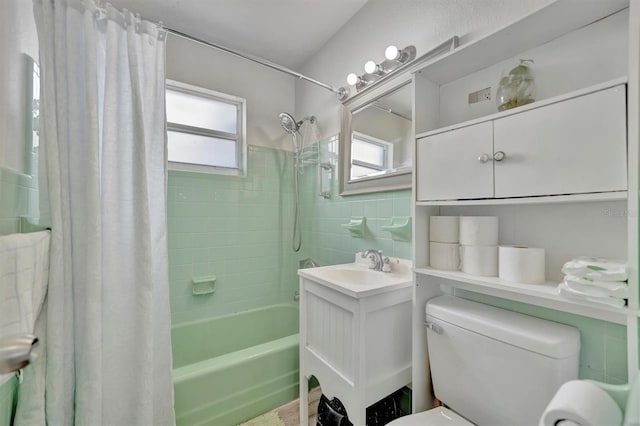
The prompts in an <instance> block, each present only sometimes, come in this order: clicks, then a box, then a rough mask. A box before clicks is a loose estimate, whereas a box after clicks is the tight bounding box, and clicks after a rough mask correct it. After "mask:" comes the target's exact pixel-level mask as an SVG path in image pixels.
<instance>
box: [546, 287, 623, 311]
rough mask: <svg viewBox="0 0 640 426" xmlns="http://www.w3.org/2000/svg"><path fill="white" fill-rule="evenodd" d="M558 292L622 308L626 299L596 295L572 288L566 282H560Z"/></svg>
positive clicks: (566, 295)
mask: <svg viewBox="0 0 640 426" xmlns="http://www.w3.org/2000/svg"><path fill="white" fill-rule="evenodd" d="M558 294H559V295H560V296H562V297H564V298H565V299H569V300H575V301H580V302H590V303H596V304H598V305H606V306H612V307H614V308H622V307H623V306H624V305H625V301H624V300H622V299H616V298H615V297H594V296H591V295H590V294H588V293H583V292H580V291H576V290H572V289H570V288H569V287H567V284H566V283H565V282H562V283H560V285H559V286H558Z"/></svg>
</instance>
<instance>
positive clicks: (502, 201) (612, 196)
mask: <svg viewBox="0 0 640 426" xmlns="http://www.w3.org/2000/svg"><path fill="white" fill-rule="evenodd" d="M627 197H628V193H627V191H612V192H593V193H587V194H567V195H547V196H541V197H518V198H483V199H480V200H439V201H417V202H416V205H417V206H496V205H513V204H553V203H558V204H562V203H584V202H589V201H624V200H626V199H627Z"/></svg>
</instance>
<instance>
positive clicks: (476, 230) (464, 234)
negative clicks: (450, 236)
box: [460, 216, 498, 246]
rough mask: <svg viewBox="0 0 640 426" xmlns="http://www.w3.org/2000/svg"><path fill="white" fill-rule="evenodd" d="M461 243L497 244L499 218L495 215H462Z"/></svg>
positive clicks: (476, 244) (470, 244) (472, 244)
mask: <svg viewBox="0 0 640 426" xmlns="http://www.w3.org/2000/svg"><path fill="white" fill-rule="evenodd" d="M460 244H462V245H464V246H497V245H498V218H497V217H495V216H460Z"/></svg>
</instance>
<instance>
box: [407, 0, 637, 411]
mask: <svg viewBox="0 0 640 426" xmlns="http://www.w3.org/2000/svg"><path fill="white" fill-rule="evenodd" d="M639 56H640V0H611V1H607V2H588V3H580V4H578V2H576V1H573V0H559V1H557V2H554V3H552V4H549V5H547V6H544V7H542V8H541V9H539V10H538V11H536V12H534V13H532V14H530V15H528V16H526V17H524V18H523V19H521V20H519V21H517V22H514V23H512V24H510V25H507V26H505V27H504V28H501V29H499V30H498V31H496V32H494V33H492V34H489V35H487V36H486V37H484V38H482V39H479V40H476V41H474V42H472V43H469V44H467V45H462V46H460V47H459V48H457V49H455V50H454V51H452V52H450V53H448V54H446V55H444V56H443V57H440V58H436V59H434V60H432V61H431V62H429V63H426V64H425V65H424V66H422V67H421V68H420V69H418V70H416V71H415V74H414V78H413V83H414V84H413V86H414V90H415V93H414V117H415V119H414V134H415V135H416V141H418V140H420V139H423V138H426V137H430V136H433V135H439V134H441V133H444V132H448V131H453V130H455V129H460V128H465V127H470V126H474V125H478V124H481V123H486V122H489V121H492V120H501V119H504V118H506V117H511V116H514V115H516V114H521V113H525V112H527V111H533V110H536V109H538V108H544V107H546V106H550V105H554V104H557V103H559V102H563V101H565V100H568V99H572V98H576V97H579V96H583V95H586V94H589V93H594V92H598V91H600V90H605V89H607V88H612V87H615V86H619V85H624V86H622V87H624V88H626V124H627V129H628V130H627V136H626V144H627V150H626V151H627V152H626V156H627V165H626V166H627V174H626V175H627V182H626V190H612V191H604V192H602V191H597V190H595V191H581V193H564V192H562V193H557V194H556V195H539V194H531V196H528V194H525V196H518V197H514V198H504V197H495V198H493V197H459V198H458V199H456V198H455V197H450V199H443V200H439V199H436V200H435V201H433V200H429V201H425V200H424V198H422V199H420V197H419V188H418V185H420V181H419V176H420V170H421V167H424V164H421V162H420V160H419V157H420V156H419V155H415V156H414V157H415V159H414V174H413V179H414V181H413V199H414V208H413V223H414V227H413V228H414V229H413V255H414V265H415V269H414V278H415V287H414V294H413V337H412V339H413V354H412V356H413V373H412V378H413V386H412V388H413V410H414V412H415V411H423V410H425V409H428V408H430V407H429V401H430V400H431V399H432V395H431V394H430V392H431V391H430V386H429V383H428V377H429V366H428V362H426V361H427V360H428V351H427V342H426V335H425V332H424V326H423V322H424V306H425V303H426V302H427V301H428V300H429V299H431V298H433V297H435V296H438V295H440V294H442V293H443V292H452V291H453V292H455V290H456V289H457V290H464V291H467V292H473V293H478V294H483V295H488V296H492V297H497V298H501V299H506V300H511V301H515V302H520V303H525V304H530V305H534V306H539V307H542V308H547V309H552V310H557V311H562V312H568V313H572V314H575V315H580V316H584V317H588V318H594V319H598V320H602V321H607V322H611V323H615V324H621V325H624V326H626V330H627V362H628V366H627V367H628V368H627V371H628V377H629V380H631V379H633V378H634V377H635V375H636V374H637V371H638V368H639V367H640V365H639V362H638V360H639V357H638V347H639V346H638V339H639V336H638V321H639V319H640V307H639V296H640V294H639V293H640V290H639V286H638V253H639V250H638V216H637V212H638V211H639V210H638V196H637V194H638V187H639V185H638V167H639V159H638V157H639V154H638V143H639V134H640V130H639V126H638V117H639V114H640V112H639V106H638V104H639V99H640V88H639V80H640V58H639ZM518 58H532V59H534V60H536V64H535V67H534V77H535V78H536V87H537V92H538V99H536V102H534V103H532V104H530V105H527V106H523V107H520V108H516V109H513V110H508V111H504V112H495V111H496V107H495V102H494V101H493V97H494V95H495V88H496V87H495V86H496V85H497V82H498V80H499V78H500V72H501V71H504V70H508V69H510V68H511V67H512V66H513V65H514V64H515V63H516V61H517V59H518ZM537 70H538V71H540V73H539V74H538V73H537V72H536V71H537ZM489 86H491V87H492V101H491V102H488V103H484V104H483V105H468V104H467V97H466V96H467V93H468V92H472V91H474V90H478V89H482V88H484V87H489ZM622 114H624V112H622ZM541 125H544V124H543V123H541ZM483 131H484V130H483ZM471 135H473V132H471ZM607 142H608V141H607ZM417 143H418V142H416V144H417ZM416 146H417V145H416ZM416 151H417V149H416ZM549 155H553V153H550V154H549ZM598 158H600V157H598ZM596 162H597V161H596ZM423 170H424V169H423ZM593 172H594V173H598V172H600V173H605V174H606V173H607V172H606V171H603V170H594V171H593ZM471 180H472V179H471ZM529 186H531V185H529ZM423 192H424V191H423ZM422 195H423V194H422ZM463 198H469V199H463ZM432 215H471V216H473V215H496V216H499V217H500V218H501V235H500V243H501V244H524V245H533V246H538V247H545V248H547V249H548V250H547V280H548V282H547V283H545V284H541V285H531V284H521V283H511V282H505V281H503V280H500V279H499V278H495V277H492V278H488V277H477V276H471V275H468V274H465V273H463V272H459V271H441V270H436V269H432V268H430V267H429V261H428V259H429V217H430V216H432ZM504 219H506V220H504ZM503 223H504V228H502V226H503ZM547 226H548V228H546V227H547ZM527 228H528V229H527ZM522 240H524V241H522ZM580 255H594V256H603V257H621V256H622V257H627V258H628V259H629V270H630V271H629V272H630V278H629V286H630V288H631V292H632V296H631V298H630V299H629V303H628V306H627V307H624V308H615V307H608V306H604V305H598V304H593V303H589V302H580V301H575V300H568V299H565V298H563V297H561V296H559V295H558V294H557V292H556V287H557V285H558V283H559V282H560V280H561V273H560V270H559V269H560V268H559V266H558V265H561V264H562V263H563V262H564V261H566V260H568V259H570V258H571V257H575V256H580Z"/></svg>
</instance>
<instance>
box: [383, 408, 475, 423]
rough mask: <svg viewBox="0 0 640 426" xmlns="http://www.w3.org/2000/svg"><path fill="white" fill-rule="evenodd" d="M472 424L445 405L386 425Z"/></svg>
mask: <svg viewBox="0 0 640 426" xmlns="http://www.w3.org/2000/svg"><path fill="white" fill-rule="evenodd" d="M440 425H442V426H444V425H446V426H473V423H471V422H469V421H468V420H467V419H465V418H464V417H461V416H460V415H459V414H457V413H454V412H453V411H451V410H449V409H448V408H445V407H436V408H433V409H431V410H428V411H423V412H421V413H416V414H411V415H408V416H404V417H400V418H399V419H396V420H394V421H392V422H391V423H387V426H440Z"/></svg>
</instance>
